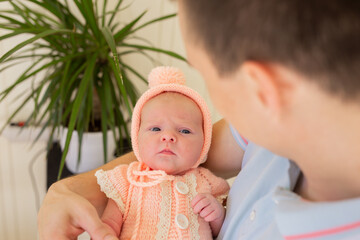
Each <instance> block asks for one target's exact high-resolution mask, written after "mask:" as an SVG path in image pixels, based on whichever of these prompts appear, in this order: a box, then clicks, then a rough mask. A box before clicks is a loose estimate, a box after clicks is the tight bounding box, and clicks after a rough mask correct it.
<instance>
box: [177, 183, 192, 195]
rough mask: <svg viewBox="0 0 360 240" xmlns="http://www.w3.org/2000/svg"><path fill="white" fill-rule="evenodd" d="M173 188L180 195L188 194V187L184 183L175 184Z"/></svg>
mask: <svg viewBox="0 0 360 240" xmlns="http://www.w3.org/2000/svg"><path fill="white" fill-rule="evenodd" d="M175 188H176V190H177V191H178V192H179V193H181V194H188V192H189V187H188V186H187V185H186V184H185V183H184V182H177V183H176V184H175Z"/></svg>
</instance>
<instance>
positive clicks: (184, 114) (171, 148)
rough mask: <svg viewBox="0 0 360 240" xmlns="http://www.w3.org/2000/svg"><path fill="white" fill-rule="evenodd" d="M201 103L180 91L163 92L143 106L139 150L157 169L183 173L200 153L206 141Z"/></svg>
mask: <svg viewBox="0 0 360 240" xmlns="http://www.w3.org/2000/svg"><path fill="white" fill-rule="evenodd" d="M202 125H203V119H202V114H201V112H200V109H199V107H198V106H197V104H196V103H195V102H193V101H192V100H191V99H189V98H188V97H185V96H183V95H181V94H178V93H163V94H161V95H159V96H157V97H155V98H153V99H151V100H150V101H149V102H147V103H146V104H145V106H144V108H143V109H142V113H141V123H140V129H139V136H138V140H139V154H140V157H141V159H142V161H143V162H144V163H145V164H146V165H147V166H149V167H150V168H151V169H154V170H164V171H165V172H166V173H167V174H171V175H176V174H182V173H184V172H185V171H187V170H189V169H190V168H191V167H192V166H194V164H195V163H196V162H197V160H198V159H199V157H200V153H201V150H202V147H203V145H204V133H203V128H202Z"/></svg>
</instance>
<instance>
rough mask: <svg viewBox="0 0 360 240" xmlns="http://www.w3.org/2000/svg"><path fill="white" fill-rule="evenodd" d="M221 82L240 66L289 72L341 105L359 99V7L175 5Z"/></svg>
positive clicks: (279, 2)
mask: <svg viewBox="0 0 360 240" xmlns="http://www.w3.org/2000/svg"><path fill="white" fill-rule="evenodd" d="M180 1H181V2H182V5H183V6H184V10H185V12H186V18H187V19H186V22H187V24H188V25H189V26H190V25H191V27H189V28H188V29H189V35H191V38H192V41H195V42H196V44H199V45H201V46H202V47H203V48H204V49H205V51H206V52H207V53H208V55H209V57H210V59H211V60H212V62H213V64H214V66H215V68H216V69H217V71H218V73H219V74H220V75H221V76H224V75H230V74H232V73H233V72H234V71H235V70H237V69H238V68H239V66H241V64H242V63H243V62H245V61H256V62H265V63H269V62H270V63H278V64H281V65H284V66H286V67H289V68H291V69H293V70H295V71H297V72H299V73H300V74H302V75H305V76H306V77H307V78H308V79H309V80H312V81H315V82H316V83H317V84H319V86H320V87H322V88H323V89H326V91H328V92H330V93H335V94H337V95H341V97H343V98H345V99H351V98H354V97H356V96H357V97H358V96H359V93H360V79H359V76H360V44H359V43H360V2H359V1H353V0H327V1H325V0H311V1H303V0H291V1H289V0H266V1H265V0H224V1H221V2H220V1H215V0H196V1H193V0H180Z"/></svg>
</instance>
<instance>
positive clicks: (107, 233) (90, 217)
mask: <svg viewBox="0 0 360 240" xmlns="http://www.w3.org/2000/svg"><path fill="white" fill-rule="evenodd" d="M78 224H79V226H80V227H81V228H82V229H84V230H85V231H86V232H87V233H88V234H89V235H90V236H91V239H93V240H118V239H119V238H117V237H116V234H115V231H114V230H113V229H112V228H111V227H110V226H109V225H107V224H105V223H104V222H102V221H101V219H100V217H99V215H98V213H97V211H96V210H95V208H90V209H87V211H85V212H83V213H82V214H79V221H78Z"/></svg>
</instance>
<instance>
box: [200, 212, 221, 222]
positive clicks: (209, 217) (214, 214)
mask: <svg viewBox="0 0 360 240" xmlns="http://www.w3.org/2000/svg"><path fill="white" fill-rule="evenodd" d="M218 217H219V215H218V213H217V212H216V211H212V212H211V213H210V214H208V215H207V216H205V217H203V219H204V220H205V221H206V222H212V221H214V220H215V219H217V218H218Z"/></svg>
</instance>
